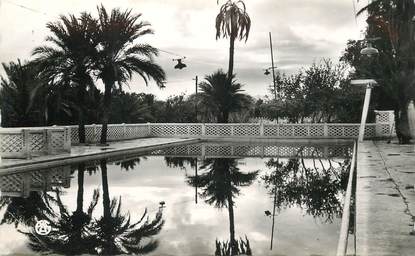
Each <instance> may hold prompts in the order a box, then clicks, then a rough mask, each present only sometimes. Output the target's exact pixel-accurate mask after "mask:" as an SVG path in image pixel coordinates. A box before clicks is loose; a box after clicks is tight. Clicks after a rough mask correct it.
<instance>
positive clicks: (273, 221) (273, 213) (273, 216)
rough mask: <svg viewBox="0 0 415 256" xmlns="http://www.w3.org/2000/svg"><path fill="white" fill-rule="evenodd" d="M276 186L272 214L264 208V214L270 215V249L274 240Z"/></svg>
mask: <svg viewBox="0 0 415 256" xmlns="http://www.w3.org/2000/svg"><path fill="white" fill-rule="evenodd" d="M277 195H278V193H277V188H276V187H275V188H274V205H273V209H272V214H271V212H270V211H268V210H266V211H265V215H266V216H267V217H272V229H271V245H270V248H269V249H270V250H272V245H273V241H274V227H275V208H276V206H277Z"/></svg>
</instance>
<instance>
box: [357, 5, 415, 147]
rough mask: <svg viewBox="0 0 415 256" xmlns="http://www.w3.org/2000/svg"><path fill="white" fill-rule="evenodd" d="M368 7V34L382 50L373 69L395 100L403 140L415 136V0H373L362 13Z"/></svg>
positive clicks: (384, 91) (362, 10)
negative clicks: (414, 106) (411, 114)
mask: <svg viewBox="0 0 415 256" xmlns="http://www.w3.org/2000/svg"><path fill="white" fill-rule="evenodd" d="M366 10H367V11H368V14H369V18H368V19H367V23H368V25H369V26H368V29H367V36H368V37H381V40H378V41H376V42H374V44H375V46H376V48H378V49H379V50H380V51H379V53H380V54H379V60H378V63H375V64H373V63H372V64H373V66H375V67H376V69H372V70H370V72H369V74H370V75H372V76H374V78H376V79H377V80H378V82H379V83H380V85H381V86H380V90H382V91H383V93H384V94H385V95H387V97H388V100H389V101H392V102H393V105H394V110H395V122H396V128H397V129H396V130H397V131H396V132H397V135H398V138H399V141H400V143H404V144H406V143H409V140H410V138H411V135H410V131H409V122H408V113H407V111H408V105H409V102H410V101H411V100H413V99H414V98H415V83H414V81H415V72H414V70H415V39H414V32H415V24H414V22H413V21H414V20H413V17H414V16H415V3H414V1H412V0H373V1H372V2H371V3H369V4H368V5H367V6H365V7H364V8H362V9H361V10H360V11H359V12H358V15H360V14H362V13H363V12H364V11H366ZM379 71H380V72H379Z"/></svg>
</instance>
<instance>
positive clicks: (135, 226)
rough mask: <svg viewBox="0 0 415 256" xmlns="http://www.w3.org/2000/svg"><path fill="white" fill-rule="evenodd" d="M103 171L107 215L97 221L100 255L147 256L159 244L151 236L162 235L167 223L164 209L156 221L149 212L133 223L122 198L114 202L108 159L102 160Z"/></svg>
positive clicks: (95, 227) (105, 211)
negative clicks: (111, 196)
mask: <svg viewBox="0 0 415 256" xmlns="http://www.w3.org/2000/svg"><path fill="white" fill-rule="evenodd" d="M100 168H101V176H102V191H103V216H102V217H101V218H99V219H98V220H96V221H95V222H94V231H95V233H96V239H97V241H96V244H97V248H98V253H99V254H102V255H116V254H144V253H149V252H152V251H154V250H155V249H156V248H157V246H158V241H157V240H151V237H152V236H154V235H156V234H158V233H159V232H160V231H161V228H162V227H163V224H164V220H163V219H162V214H161V209H160V210H159V212H158V213H157V214H156V218H155V219H153V220H152V221H150V220H149V218H148V215H147V210H146V211H145V212H144V214H143V215H142V217H141V218H140V220H139V221H137V222H135V223H134V222H131V220H130V215H129V214H122V213H121V198H120V199H118V200H117V199H112V200H110V196H109V187H108V173H107V163H106V160H101V162H100ZM146 239H147V240H146ZM143 240H144V241H143Z"/></svg>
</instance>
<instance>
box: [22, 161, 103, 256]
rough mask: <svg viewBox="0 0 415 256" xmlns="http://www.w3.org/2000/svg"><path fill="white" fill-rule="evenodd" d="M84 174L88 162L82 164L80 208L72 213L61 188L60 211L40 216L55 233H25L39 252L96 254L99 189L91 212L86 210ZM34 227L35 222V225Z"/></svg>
mask: <svg viewBox="0 0 415 256" xmlns="http://www.w3.org/2000/svg"><path fill="white" fill-rule="evenodd" d="M84 175H85V164H83V163H82V164H79V165H78V191H77V198H76V210H75V211H74V212H72V213H71V212H70V211H69V210H68V209H67V207H66V206H65V205H64V204H63V202H62V200H61V196H60V194H61V191H59V190H55V194H56V199H54V200H53V201H54V202H55V204H56V205H57V208H58V210H59V211H58V212H57V213H55V212H50V211H49V212H46V213H44V214H43V215H42V218H40V216H39V217H38V219H45V220H48V221H49V223H50V224H51V226H52V232H51V233H50V234H49V235H48V236H38V235H36V233H35V232H34V231H33V230H32V231H31V232H22V233H24V234H26V235H27V236H28V237H29V240H30V244H29V245H30V247H31V248H32V249H33V250H34V251H38V252H50V253H59V254H65V255H75V254H85V253H89V254H91V253H94V252H95V247H94V242H95V240H96V237H95V236H94V235H93V233H92V228H91V227H92V213H93V210H94V208H95V206H96V205H97V202H98V198H99V191H98V190H95V191H94V194H93V197H92V200H91V202H90V204H89V207H88V210H87V212H84V208H83V206H84ZM32 226H33V225H32Z"/></svg>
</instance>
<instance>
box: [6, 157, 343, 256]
mask: <svg viewBox="0 0 415 256" xmlns="http://www.w3.org/2000/svg"><path fill="white" fill-rule="evenodd" d="M266 161H267V159H260V158H247V159H243V160H238V162H239V165H238V167H239V168H240V170H241V171H242V172H249V171H255V170H261V171H260V173H259V175H258V179H257V180H256V181H255V182H254V183H253V184H252V185H251V186H249V187H241V194H240V195H239V196H237V197H236V198H235V200H234V201H235V206H234V214H235V231H236V232H235V233H236V237H237V238H238V237H245V235H246V236H247V237H248V239H249V241H250V244H251V248H252V251H253V253H254V255H312V254H319V255H333V254H335V249H336V246H337V240H338V230H339V228H340V220H339V219H335V220H334V222H333V223H332V224H330V223H324V221H323V220H320V219H314V218H313V217H312V216H307V215H305V211H302V210H301V209H299V208H297V207H293V208H289V209H285V210H284V209H283V210H281V212H280V213H278V215H277V216H276V218H275V238H274V249H273V251H272V252H271V251H269V243H270V234H271V223H272V219H271V218H269V217H266V216H265V214H264V211H265V210H270V211H272V198H271V196H269V195H268V194H267V191H266V189H265V188H264V186H263V184H261V183H262V181H260V179H259V177H260V176H261V175H263V174H264V172H265V170H267V168H266V166H265V162H266ZM311 164H312V163H311V162H310V160H307V161H306V165H311ZM199 172H201V171H200V170H199ZM186 174H187V175H194V170H193V169H192V168H191V167H190V166H188V165H186V169H180V168H169V167H166V163H165V160H164V157H154V156H153V157H148V158H147V159H146V160H144V159H142V160H141V162H140V163H139V164H138V165H137V166H136V167H135V168H134V169H133V170H131V169H130V170H129V171H125V170H122V171H121V167H120V166H119V165H115V164H109V165H108V178H109V179H108V182H109V192H110V197H121V198H122V209H123V211H124V212H127V211H128V212H130V214H131V216H132V219H133V220H137V219H138V218H139V217H141V215H142V214H143V211H144V209H145V208H146V207H147V208H148V210H149V212H150V217H154V215H155V213H156V211H157V209H158V205H159V202H160V201H165V202H166V208H165V209H164V212H163V216H164V218H165V220H166V223H165V225H164V227H163V229H162V231H161V233H160V234H159V235H158V236H156V238H158V239H159V241H160V245H159V247H158V249H157V250H156V251H155V252H153V253H152V255H213V254H214V251H215V240H216V239H219V240H222V241H224V240H229V218H228V210H227V208H223V209H217V208H214V206H213V205H208V204H206V203H204V202H203V199H202V198H199V200H198V204H195V202H194V200H195V188H194V187H191V186H189V185H187V183H186ZM76 182H77V179H76V173H74V174H73V178H72V180H71V187H70V188H69V189H65V190H64V191H65V194H64V196H62V200H63V202H64V203H65V204H66V205H67V207H68V209H70V211H74V210H75V208H76V192H77V184H76ZM97 187H99V188H100V189H101V175H100V172H99V171H97V173H96V174H95V175H92V176H89V175H88V174H86V175H85V186H84V191H85V192H84V193H85V195H84V208H86V207H87V205H88V204H89V202H90V200H91V198H92V192H93V190H94V189H95V188H97ZM101 200H102V197H101V198H100V202H99V203H98V205H97V207H96V209H95V211H94V213H95V216H99V214H102V205H101V202H102V201H101ZM3 213H4V210H3V211H2V212H0V216H2V215H3ZM19 228H20V227H19ZM22 229H23V228H22ZM0 241H1V242H0V254H9V253H30V250H29V249H28V248H27V247H26V245H25V243H26V239H25V237H24V235H22V234H20V233H18V232H17V230H16V229H15V228H14V225H0Z"/></svg>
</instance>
